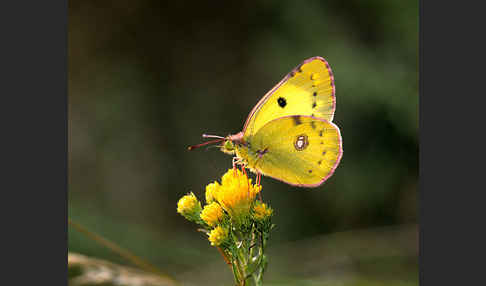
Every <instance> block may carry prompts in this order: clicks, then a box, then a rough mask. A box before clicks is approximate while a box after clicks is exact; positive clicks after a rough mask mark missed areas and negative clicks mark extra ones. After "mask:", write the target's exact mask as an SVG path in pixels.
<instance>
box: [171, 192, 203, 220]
mask: <svg viewBox="0 0 486 286" xmlns="http://www.w3.org/2000/svg"><path fill="white" fill-rule="evenodd" d="M177 212H178V213H180V214H181V215H183V216H184V217H185V218H187V219H188V220H191V221H200V218H199V213H200V212H201V203H200V202H199V201H198V200H197V198H196V196H195V195H194V194H193V193H192V192H191V193H190V194H188V195H185V196H183V197H182V198H181V199H180V200H179V202H178V203H177Z"/></svg>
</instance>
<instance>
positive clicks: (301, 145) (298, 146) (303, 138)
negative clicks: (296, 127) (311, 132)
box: [294, 134, 309, 151]
mask: <svg viewBox="0 0 486 286" xmlns="http://www.w3.org/2000/svg"><path fill="white" fill-rule="evenodd" d="M308 145H309V140H308V139H307V135H305V134H302V135H299V136H297V138H296V139H295V142H294V147H295V150H297V151H302V150H304V149H305V148H307V146H308Z"/></svg>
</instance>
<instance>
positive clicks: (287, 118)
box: [189, 57, 343, 187]
mask: <svg viewBox="0 0 486 286" xmlns="http://www.w3.org/2000/svg"><path fill="white" fill-rule="evenodd" d="M335 109H336V97H335V87H334V76H333V74H332V71H331V67H330V66H329V64H328V63H327V61H326V60H325V59H323V58H321V57H313V58H310V59H307V60H305V61H303V62H302V63H301V64H300V65H299V66H297V67H296V68H295V69H293V70H292V71H291V72H290V73H289V74H287V75H286V76H285V77H284V78H283V79H282V80H281V81H280V82H279V83H278V84H277V85H276V86H275V87H273V88H272V89H271V90H270V91H269V92H267V94H266V95H265V96H264V97H263V98H262V99H261V100H260V101H259V102H258V103H257V104H256V105H255V107H254V108H253V110H252V111H251V112H250V115H249V116H248V118H247V120H246V122H245V125H244V127H243V131H241V132H239V133H237V134H234V135H229V136H226V137H220V136H214V135H203V137H205V138H217V139H215V140H212V141H208V142H205V143H202V144H199V145H195V146H191V147H189V150H192V149H194V148H196V147H200V146H204V145H207V144H212V143H217V142H224V144H223V145H222V146H221V151H223V152H225V153H228V154H232V155H233V154H234V155H236V156H235V157H234V158H233V166H235V164H238V165H241V166H243V168H248V169H250V170H251V171H252V172H254V173H256V174H257V182H258V183H260V176H261V175H265V176H269V177H272V178H275V179H277V180H280V181H283V182H285V183H287V184H290V185H293V186H299V187H317V186H319V185H321V184H322V183H323V182H324V181H326V180H327V179H328V178H329V177H330V176H331V175H332V174H333V173H334V170H335V169H336V167H337V166H338V164H339V162H340V160H341V157H342V154H343V147H342V139H341V133H340V131H339V128H338V127H337V126H336V125H335V124H334V123H332V119H333V117H334V111H335Z"/></svg>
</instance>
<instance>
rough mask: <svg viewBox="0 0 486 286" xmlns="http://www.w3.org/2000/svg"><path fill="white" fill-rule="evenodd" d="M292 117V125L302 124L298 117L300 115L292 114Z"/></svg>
mask: <svg viewBox="0 0 486 286" xmlns="http://www.w3.org/2000/svg"><path fill="white" fill-rule="evenodd" d="M292 119H293V120H294V125H300V124H302V119H301V118H300V115H295V116H292Z"/></svg>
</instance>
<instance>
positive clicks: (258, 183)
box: [257, 172, 263, 202]
mask: <svg viewBox="0 0 486 286" xmlns="http://www.w3.org/2000/svg"><path fill="white" fill-rule="evenodd" d="M261 180H262V173H260V172H258V173H257V186H260V182H261ZM258 196H259V197H260V201H261V202H263V196H262V191H259V192H258Z"/></svg>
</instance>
